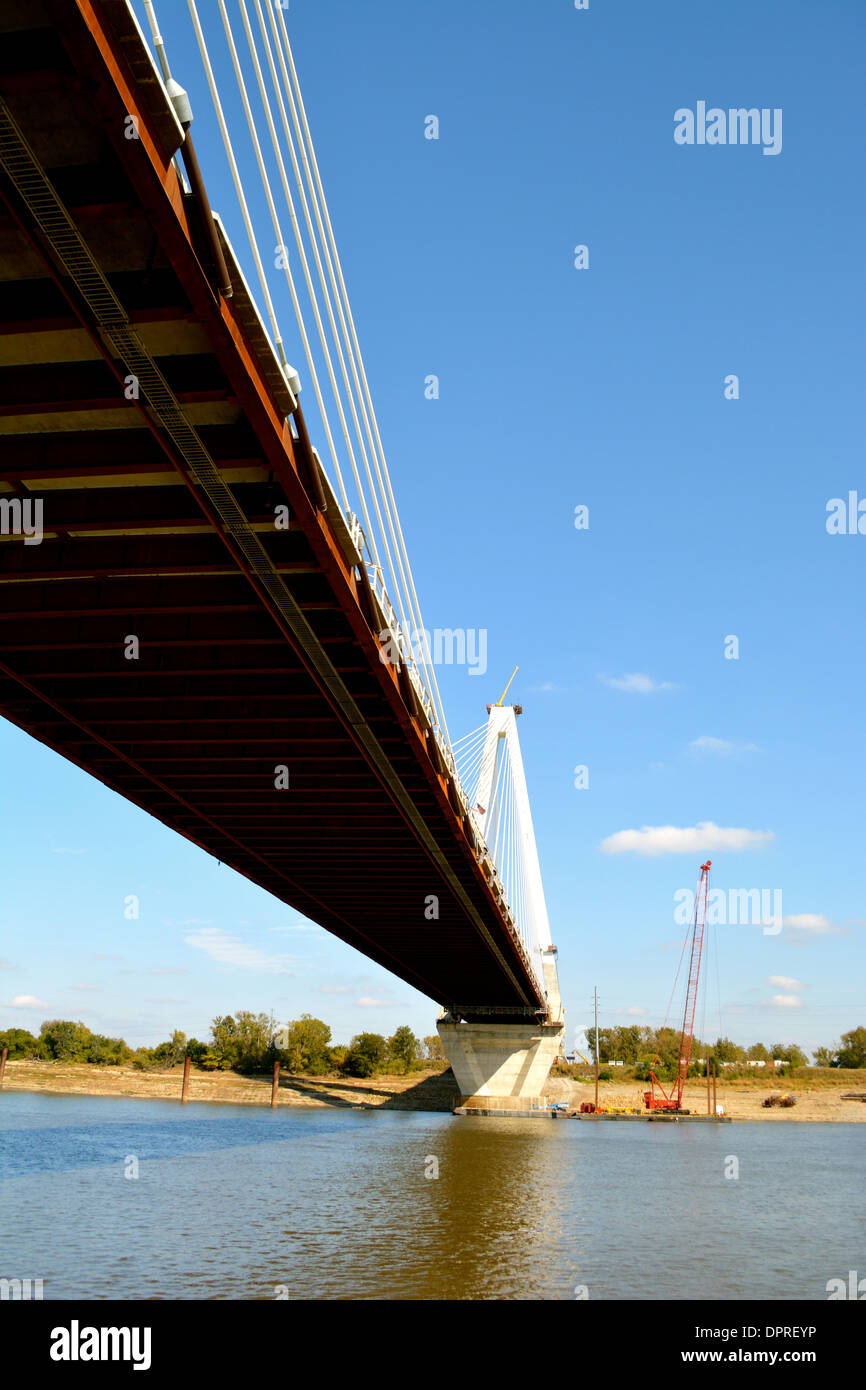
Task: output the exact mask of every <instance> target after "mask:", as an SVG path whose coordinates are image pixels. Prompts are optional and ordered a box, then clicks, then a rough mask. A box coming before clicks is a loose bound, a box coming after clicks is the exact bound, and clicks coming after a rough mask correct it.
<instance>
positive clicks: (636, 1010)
mask: <svg viewBox="0 0 866 1390" xmlns="http://www.w3.org/2000/svg"><path fill="white" fill-rule="evenodd" d="M616 1012H617V1013H618V1014H625V1015H626V1017H627V1018H643V1016H644V1014H645V1013H646V1009H642V1008H641V1007H640V1005H639V1004H633V1005H632V1007H631V1008H630V1009H617V1010H616Z"/></svg>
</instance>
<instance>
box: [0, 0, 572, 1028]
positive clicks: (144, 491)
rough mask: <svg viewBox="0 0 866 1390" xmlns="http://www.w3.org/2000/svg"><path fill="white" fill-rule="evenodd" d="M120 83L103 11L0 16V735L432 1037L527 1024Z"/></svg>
mask: <svg viewBox="0 0 866 1390" xmlns="http://www.w3.org/2000/svg"><path fill="white" fill-rule="evenodd" d="M148 71H149V69H148V66H147V64H146V63H145V62H144V60H143V59H142V50H141V45H140V42H139V40H138V36H137V34H136V33H135V31H134V30H133V29H132V27H131V25H130V23H129V19H128V15H127V11H126V6H125V5H124V4H121V3H118V2H117V0H104V2H103V3H102V4H99V5H91V4H90V3H89V0H62V3H51V2H50V0H27V3H21V0H0V97H2V103H3V105H2V107H0V124H2V133H3V151H4V162H3V163H2V164H0V500H2V499H4V498H5V499H6V500H7V501H10V502H12V501H13V500H16V499H17V501H18V502H20V503H21V504H22V506H23V505H24V504H25V503H27V502H28V501H29V502H30V503H31V504H32V503H33V502H34V501H36V500H41V502H42V504H43V509H44V510H43V524H44V538H43V539H42V541H41V543H40V544H25V543H24V539H23V538H22V536H21V535H3V536H2V537H0V647H2V660H0V713H2V714H3V715H4V716H5V717H6V718H7V719H9V720H11V721H12V722H13V723H14V724H16V725H18V726H19V727H20V728H21V729H24V730H26V731H27V732H28V733H30V734H32V735H33V736H34V737H35V738H37V739H39V740H40V741H41V742H42V743H44V744H46V745H47V746H48V747H50V748H52V749H54V750H55V751H57V752H58V753H60V754H62V755H63V756H64V757H65V758H67V759H69V760H70V761H71V762H73V763H75V764H77V765H78V766H79V767H81V768H83V769H85V770H86V771H87V772H89V773H91V774H92V775H93V776H94V777H96V778H98V779H99V780H100V781H102V782H103V783H105V785H106V786H108V787H110V788H112V789H113V790H115V791H117V792H119V793H120V794H121V795H123V796H124V797H126V798H128V799H129V800H130V801H132V802H134V803H135V804H136V805H138V806H140V807H142V808H143V809H144V810H146V811H148V812H149V813H150V814H152V815H153V816H155V817H157V818H158V819H159V820H161V821H163V822H164V823H165V824H166V825H168V826H170V827H172V828H173V829H174V830H176V831H178V832H179V833H180V834H182V835H184V836H186V837H187V838H188V839H189V840H191V841H193V842H194V843H195V844H197V845H199V846H201V847H202V848H203V849H204V850H206V851H207V852H208V853H210V854H211V855H214V856H216V857H217V858H218V859H219V860H221V861H222V862H223V863H225V864H228V865H231V866H232V867H233V868H235V869H237V870H238V872H240V873H242V874H244V875H246V876H247V877H248V878H250V879H251V880H253V881H254V882H255V883H256V884H258V885H260V886H261V887H262V888H264V889H266V890H267V891H268V892H270V893H272V894H274V896H275V897H277V898H278V899H280V900H282V901H283V902H285V903H287V904H290V905H291V906H293V907H294V908H297V909H298V910H299V911H300V912H302V913H304V914H305V915H307V916H308V917H310V918H311V919H312V920H313V921H315V922H318V923H320V924H321V925H322V926H323V927H325V928H326V929H327V930H329V931H331V932H333V933H334V934H335V935H337V936H339V937H341V938H342V939H343V940H344V941H346V942H348V943H349V944H350V945H352V946H355V947H357V948H358V949H359V950H360V951H362V952H363V953H364V954H365V955H366V956H368V957H370V958H371V959H372V960H375V961H377V962H378V963H379V964H380V965H382V966H384V967H386V968H387V969H388V970H390V971H392V972H393V973H394V974H396V975H397V976H399V977H400V978H402V979H403V980H405V981H406V982H407V983H409V984H411V985H413V986H414V987H416V988H417V989H419V990H421V991H422V992H423V993H424V994H426V995H428V996H430V997H431V998H432V999H435V1000H436V1001H437V1002H439V1003H440V1004H442V1005H445V1006H447V1007H449V1008H450V1009H452V1010H453V1011H454V1012H455V1013H456V1014H458V1015H460V1016H462V1017H464V1018H470V1019H475V1020H477V1021H487V1022H489V1021H492V1020H498V1021H499V1022H508V1023H514V1024H517V1023H520V1022H521V1021H523V1020H526V1019H535V1018H538V1017H540V1016H542V1015H543V1014H544V1013H545V1010H546V1001H545V997H544V993H543V991H541V990H540V989H539V987H538V985H537V983H536V982H535V980H534V977H533V975H532V971H531V967H530V964H529V958H528V956H527V954H526V951H525V950H524V948H523V946H522V943H521V942H520V940H519V937H518V936H517V933H516V932H515V930H514V929H513V927H512V926H511V925H510V923H509V921H508V919H507V916H506V914H505V913H504V912H503V909H502V907H501V905H500V904H499V902H498V901H497V897H496V895H495V892H494V889H493V887H491V882H490V879H491V873H490V866H489V864H488V863H486V862H485V858H484V854H483V852H482V850H481V847H480V846H479V845H478V844H477V843H476V842H475V837H474V834H473V831H472V828H471V826H470V825H469V824H468V821H467V819H466V818H465V816H464V815H463V814H462V813H461V809H460V806H459V799H458V798H457V796H456V794H455V789H454V786H453V785H452V784H451V780H450V777H449V775H448V770H447V768H446V767H444V766H443V765H442V760H441V756H440V755H439V754H438V752H437V749H436V748H435V746H434V739H433V737H432V734H431V732H430V729H429V725H428V723H427V721H426V719H425V717H424V715H423V711H419V709H418V707H417V702H413V700H412V697H411V691H409V692H407V689H406V682H405V677H402V678H401V675H400V673H398V672H397V671H395V670H394V669H393V668H392V667H389V666H385V665H383V664H382V662H381V661H380V660H379V656H378V653H379V648H378V645H377V640H376V637H375V636H374V632H375V631H376V630H378V627H379V626H380V625H381V620H380V618H377V613H376V611H375V609H373V610H372V611H371V606H370V605H371V599H370V595H369V593H368V591H366V590H365V589H364V586H363V583H362V582H361V574H360V571H359V567H358V564H357V558H358V557H357V554H356V552H355V551H354V549H353V546H352V543H351V540H350V538H349V535H348V533H347V531H346V528H345V526H344V525H343V523H342V519H341V518H340V516H339V515H338V514H337V513H336V508H335V507H334V506H333V505H331V506H330V507H329V509H328V512H327V514H326V515H323V514H322V512H321V510H317V509H316V506H315V497H314V494H313V489H312V488H311V486H310V477H309V465H308V462H307V463H305V459H304V457H303V451H302V449H301V447H300V446H299V442H298V440H297V438H296V437H295V432H294V430H293V428H292V427H291V425H290V423H289V417H290V415H291V413H292V409H293V406H294V404H295V403H294V400H293V398H292V396H291V392H290V391H289V390H288V388H287V386H286V383H285V380H284V379H283V378H282V376H281V374H280V372H279V368H278V366H277V364H276V362H275V360H274V358H273V357H272V355H271V354H270V351H269V348H268V346H267V343H266V341H265V338H264V334H263V332H262V330H261V327H260V325H259V321H258V318H257V315H256V313H255V311H254V309H253V306H252V305H251V303H250V301H249V299H248V297H247V295H246V292H245V290H244V287H243V284H242V282H241V277H240V275H239V272H238V270H237V266H236V265H235V264H234V262H233V259H232V257H231V254H230V251H229V250H228V248H226V254H227V256H228V259H229V269H230V273H231V276H232V280H233V282H234V297H233V298H232V299H231V300H228V301H227V300H225V299H223V298H220V297H219V296H218V295H216V294H215V293H214V289H213V288H212V283H211V282H212V280H213V274H212V267H211V265H210V263H209V260H208V251H207V244H206V242H205V240H204V238H203V237H202V235H201V226H200V222H199V221H198V220H197V219H198V218H199V210H198V207H197V205H196V204H195V203H194V201H193V200H192V199H191V198H190V197H189V195H185V194H184V193H183V190H182V186H181V184H180V182H179V179H178V176H177V173H176V170H175V167H174V164H173V163H172V156H173V155H174V153H175V150H176V148H177V145H178V143H179V139H178V135H177V128H176V125H175V123H174V121H173V117H172V116H171V113H170V112H169V111H168V108H167V107H166V106H165V103H164V100H163V96H162V92H161V89H160V88H159V86H158V84H157V83H156V82H155V81H154V80H153V78H152V74H151V77H150V79H149V80H148V76H147V75H148ZM180 75H181V76H182V74H180ZM128 113H133V114H135V115H136V117H137V120H138V124H139V129H140V138H139V139H137V140H128V139H126V138H125V134H124V132H125V130H126V129H127V128H128V123H127V122H126V117H127V114H128ZM22 136H23V139H24V146H22V144H21V141H20V137H22ZM22 150H23V153H22ZM46 185H47V187H48V189H49V190H50V192H46ZM52 197H53V198H54V200H55V202H54V203H52V202H51V198H52ZM55 204H56V205H55ZM49 205H50V206H49ZM58 208H59V209H60V210H61V211H62V214H63V215H62V216H61V213H60V212H58ZM46 209H48V211H46ZM49 214H50V215H49ZM64 217H66V218H68V225H67V224H66V222H64V221H63V218H64ZM70 228H71V230H70ZM82 248H84V249H83V251H82ZM82 256H83V257H84V260H86V259H87V257H90V258H91V260H92V263H93V266H95V268H96V271H95V277H94V275H93V274H90V272H88V274H87V275H85V274H84V273H83V272H81V273H76V271H75V263H76V257H77V258H78V259H77V263H78V264H79V265H80V264H83V262H82V259H81V258H82ZM100 304H102V305H108V309H107V310H105V311H104V312H102V311H100V309H99V307H98V306H99V305H100ZM112 315H113V316H114V321H113V322H107V319H108V320H111V319H112ZM131 373H134V374H135V375H136V376H137V377H138V378H139V379H140V382H141V386H142V389H141V395H140V398H139V399H135V398H134V396H133V398H131V399H130V398H128V394H127V393H126V392H125V384H126V385H127V386H128V378H129V376H130V374H131ZM160 383H162V384H160ZM305 467H307V473H306V474H305ZM282 505H286V506H287V507H288V509H289V515H290V518H291V523H290V527H289V529H288V530H279V529H277V528H276V526H275V515H276V509H277V508H279V507H280V506H282ZM131 637H135V638H136V639H137V651H136V648H135V645H134V644H130V642H129V640H128V639H129V638H131ZM132 652H135V653H136V654H135V655H131V653H132ZM281 768H285V769H287V774H288V787H287V788H286V787H284V786H281V785H276V784H275V783H277V782H279V781H285V774H281V773H280V772H279V771H278V769H281Z"/></svg>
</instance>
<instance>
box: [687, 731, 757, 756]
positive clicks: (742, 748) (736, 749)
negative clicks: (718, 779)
mask: <svg viewBox="0 0 866 1390" xmlns="http://www.w3.org/2000/svg"><path fill="white" fill-rule="evenodd" d="M689 747H690V748H696V749H697V750H698V752H699V753H719V754H721V755H722V756H723V757H727V756H728V755H729V754H730V753H759V752H760V751H761V750H760V749H759V747H758V745H757V744H756V743H734V742H732V741H731V740H730V739H727V738H713V737H712V735H710V734H702V735H701V737H700V738H693V739H692V741H691V743H690V744H689Z"/></svg>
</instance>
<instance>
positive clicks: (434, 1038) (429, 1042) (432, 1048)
mask: <svg viewBox="0 0 866 1390" xmlns="http://www.w3.org/2000/svg"><path fill="white" fill-rule="evenodd" d="M424 1056H425V1057H426V1058H427V1060H428V1061H429V1062H444V1060H445V1049H444V1047H443V1046H442V1039H441V1038H440V1036H439V1034H438V1033H431V1034H430V1036H429V1037H426V1038H424Z"/></svg>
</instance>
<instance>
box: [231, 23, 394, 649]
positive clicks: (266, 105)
mask: <svg viewBox="0 0 866 1390" xmlns="http://www.w3.org/2000/svg"><path fill="white" fill-rule="evenodd" d="M239 2H240V11H241V16H242V19H243V23H244V31H245V33H246V38H247V46H248V48H249V50H250V57H251V58H252V61H253V67H254V69H255V74H256V80H257V83H258V88H259V96H260V98H261V103H262V107H263V109H264V112H265V118H266V120H267V124H268V131H269V133H270V137H271V144H272V146H273V150H274V154H275V156H276V159H277V164H278V167H279V172H280V180H281V183H282V187H283V195H284V197H285V200H286V206H287V208H288V211H289V217H290V219H291V223H292V228H293V231H294V234H295V241H296V243H297V247H298V251H299V253H300V257H301V265H302V268H303V271H304V279H305V282H306V286H307V294H308V296H309V299H310V305H311V307H312V310H313V316H314V318H315V320H316V327H317V328H318V331H319V340H320V342H321V344H322V351H323V353H324V357H325V364H326V367H327V371H328V377H329V380H330V383H331V392H332V394H333V397H334V402H335V404H336V407H337V413H338V415H339V417H340V424H341V425H342V429H343V437H344V439H345V441H346V450H347V452H348V455H349V460H350V462H351V465H352V474H353V476H354V479H355V486H356V488H357V491H358V496H359V498H360V501H361V507H362V510H363V513H364V521H365V524H366V527H367V539H368V540H369V541H370V544H371V549H372V555H373V562H374V564H377V565H378V564H381V561H380V559H379V554H378V548H377V545H376V535H375V532H374V530H373V526H372V522H371V520H370V514H369V512H368V510H367V500H366V495H365V493H364V488H363V484H362V482H361V479H360V476H359V473H358V466H357V462H356V459H355V451H354V449H353V447H352V440H351V437H350V434H349V427H348V424H347V422H346V415H345V412H344V410H343V402H342V397H341V395H340V391H339V388H338V386H337V379H336V375H335V373H334V366H333V362H332V360H331V354H330V351H329V349H328V342H327V338H326V336H325V329H324V325H323V323H322V317H321V314H320V312H319V304H318V300H317V298H316V292H315V288H314V286H313V280H312V276H311V275H310V267H309V263H308V261H307V256H306V251H305V248H304V244H303V240H302V238H301V230H300V226H299V225H298V219H297V215H296V213H295V206H294V202H293V199H292V195H291V191H290V189H289V184H288V179H287V176H286V167H285V163H284V161H283V157H282V153H281V151H280V146H279V140H278V138H277V132H276V128H275V126H274V120H273V115H272V112H271V106H270V102H269V101H268V95H267V89H266V87H265V81H264V76H263V73H262V67H261V63H260V61H259V53H258V48H257V46H256V41H255V36H254V34H253V32H252V28H251V26H250V22H249V15H248V13H247V8H246V5H245V4H244V0H239ZM219 3H220V9H221V10H222V9H223V0H219ZM224 23H225V18H224ZM229 33H230V26H229V31H227V36H229ZM229 42H230V44H231V46H232V49H233V50H234V38H233V36H230V37H229ZM234 56H235V55H234V51H233V57H234ZM271 66H273V65H272V64H271ZM238 71H239V65H238V64H237V63H236V72H238ZM238 81H239V84H240V83H241V81H242V79H241V78H240V76H239V77H238ZM277 95H278V96H279V93H277ZM244 100H245V105H247V102H246V96H245V94H244ZM248 119H249V117H248ZM256 144H257V146H258V141H256ZM257 153H258V154H259V166H260V169H261V168H262V159H261V153H260V151H259V150H258V149H257ZM263 179H264V175H263ZM269 202H270V196H269ZM272 218H274V213H273V210H272ZM274 226H275V231H276V232H277V238H278V241H279V244H280V246H283V244H284V243H283V240H282V233H281V232H280V230H279V226H278V223H277V222H276V221H275V222H274ZM314 250H315V248H314ZM283 259H284V260H285V258H283ZM284 268H285V271H286V277H287V279H288V280H289V283H290V285H291V284H292V279H291V274H290V272H289V268H288V265H285V266H284ZM294 298H295V296H294V293H293V300H294ZM338 350H339V344H338ZM341 357H342V353H341ZM344 372H345V368H344ZM352 405H353V410H354V404H353V403H352ZM364 462H365V464H366V462H367V461H366V457H365V459H364ZM369 471H370V470H369V465H367V474H368V476H369ZM370 482H371V485H372V478H371V479H370ZM373 503H374V506H375V507H376V513H377V516H379V508H378V504H377V502H376V498H375V494H374V495H373ZM379 526H380V529H381V527H382V522H381V516H379ZM386 554H387V546H386ZM388 563H389V566H390V568H391V570H392V572H393V563H392V562H391V559H390V555H388ZM397 601H398V604H400V607H401V618H402V621H403V626H404V627H405V625H406V617H405V613H404V612H403V610H402V604H401V603H400V595H399V594H397Z"/></svg>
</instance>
